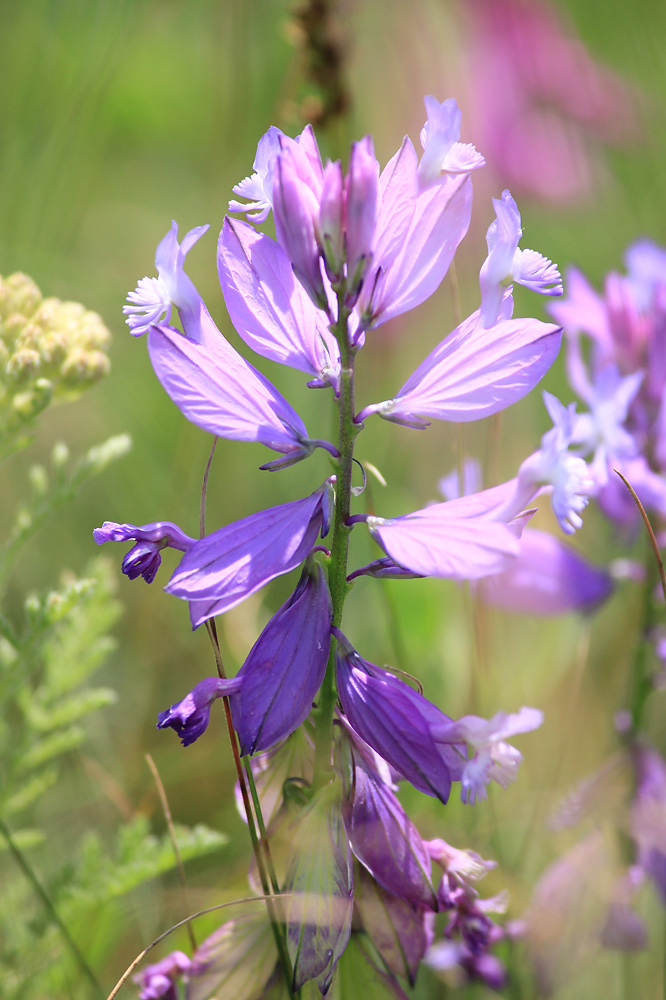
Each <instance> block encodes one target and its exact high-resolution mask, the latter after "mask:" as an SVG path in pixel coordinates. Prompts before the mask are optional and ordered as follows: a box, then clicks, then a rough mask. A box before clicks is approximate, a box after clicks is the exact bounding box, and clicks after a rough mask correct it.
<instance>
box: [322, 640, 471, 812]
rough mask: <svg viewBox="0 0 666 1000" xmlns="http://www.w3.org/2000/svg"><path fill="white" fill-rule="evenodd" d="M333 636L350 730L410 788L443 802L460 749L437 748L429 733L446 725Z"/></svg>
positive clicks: (457, 765) (418, 699)
mask: <svg viewBox="0 0 666 1000" xmlns="http://www.w3.org/2000/svg"><path fill="white" fill-rule="evenodd" d="M333 634H334V635H335V637H336V639H337V647H336V650H335V664H336V671H337V679H338V695H339V697H340V702H341V704H342V708H343V711H344V713H345V716H346V718H347V720H348V722H349V724H350V725H351V726H352V728H353V729H354V731H355V732H356V733H358V735H359V736H360V737H361V739H363V740H365V742H366V743H367V744H368V745H369V746H371V747H372V749H373V750H376V751H377V753H378V754H379V755H380V757H383V758H384V760H386V761H388V763H389V764H390V765H391V767H393V768H395V769H396V771H398V772H399V773H400V774H401V775H402V776H403V777H405V778H406V779H407V780H408V781H410V782H411V783H412V784H413V785H414V787H415V788H418V789H420V790H421V791H422V792H425V793H426V794H427V795H435V796H437V798H439V799H441V801H442V802H446V801H447V800H448V797H449V793H450V791H451V782H452V781H456V780H457V779H458V778H459V777H460V774H461V769H462V759H461V756H460V752H459V749H457V748H455V747H450V746H445V745H440V744H438V743H437V742H436V740H435V738H434V736H433V730H434V729H437V728H438V727H441V728H445V727H446V726H447V725H449V724H450V723H451V719H449V717H448V716H446V715H444V713H443V712H440V710H439V709H438V708H436V707H435V706H434V705H432V704H431V703H430V702H429V701H427V699H426V698H424V697H423V695H420V694H418V692H417V691H414V690H413V689H412V688H410V687H409V685H408V684H405V683H404V681H400V680H398V678H397V677H394V676H393V675H392V674H390V673H388V672H387V671H385V670H380V668H379V667H376V666H374V664H372V663H368V662H367V660H362V659H361V657H360V656H359V655H358V653H357V652H356V651H355V650H354V649H353V648H352V646H351V645H350V644H349V642H348V640H347V639H346V638H345V636H344V635H343V634H342V632H340V631H339V630H338V629H335V628H334V629H333Z"/></svg>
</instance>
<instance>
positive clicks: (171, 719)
mask: <svg viewBox="0 0 666 1000" xmlns="http://www.w3.org/2000/svg"><path fill="white" fill-rule="evenodd" d="M240 685H241V681H240V678H239V677H230V678H224V679H223V678H221V677H206V678H205V680H203V681H199V683H198V684H196V685H195V686H194V687H193V688H192V690H191V691H190V693H189V694H186V695H185V697H184V698H183V700H182V701H179V702H176V704H175V705H172V706H171V708H168V709H167V710H166V711H165V712H160V713H159V715H158V717H157V728H158V729H167V728H171V729H173V730H174V731H175V732H176V733H178V738H179V739H180V741H181V743H182V744H183V746H184V747H188V746H189V745H190V743H194V741H195V740H198V739H199V737H200V736H201V735H202V733H204V732H205V731H206V729H207V728H208V721H209V719H210V706H211V705H212V704H213V702H214V701H215V699H216V698H222V697H228V696H229V695H231V694H235V693H236V692H237V691H238V689H239V687H240Z"/></svg>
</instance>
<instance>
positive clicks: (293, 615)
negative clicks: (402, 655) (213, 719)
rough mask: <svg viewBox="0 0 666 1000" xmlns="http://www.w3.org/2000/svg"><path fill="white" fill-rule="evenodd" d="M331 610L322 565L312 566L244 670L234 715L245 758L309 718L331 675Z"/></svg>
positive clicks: (263, 634)
mask: <svg viewBox="0 0 666 1000" xmlns="http://www.w3.org/2000/svg"><path fill="white" fill-rule="evenodd" d="M331 612H332V608H331V599H330V597H329V594H328V588H327V586H326V581H325V580H324V573H323V570H322V568H321V566H319V565H313V566H306V568H305V570H304V571H303V575H302V576H301V579H300V580H299V582H298V586H297V587H296V590H295V591H294V593H293V594H292V595H291V597H290V598H289V600H288V601H287V602H286V604H283V605H282V607H281V608H280V610H279V611H278V612H276V614H275V615H274V616H273V617H272V618H271V620H270V621H269V623H268V625H267V626H266V628H265V629H264V631H263V632H262V633H261V635H260V636H259V638H258V639H257V641H256V642H255V644H254V646H253V647H252V649H251V650H250V653H249V655H248V657H247V659H246V661H245V663H244V664H243V666H242V667H241V669H240V671H239V672H238V678H239V680H241V682H242V684H241V687H240V690H239V691H238V693H237V694H235V695H234V696H233V697H232V699H231V714H232V717H233V721H234V727H235V729H236V732H237V733H238V738H239V740H240V744H241V753H242V754H251V753H255V752H256V751H257V750H267V749H268V748H269V747H272V746H273V745H274V744H275V743H277V742H278V741H279V740H283V739H285V738H286V737H287V736H289V735H290V734H291V733H293V732H294V730H295V729H297V728H298V726H300V724H301V723H302V722H304V721H305V719H306V718H307V716H308V714H309V712H310V709H311V708H312V702H313V699H314V698H315V696H316V694H317V691H318V690H319V688H320V687H321V683H322V681H323V679H324V674H325V672H326V663H327V661H328V651H329V647H330V622H331Z"/></svg>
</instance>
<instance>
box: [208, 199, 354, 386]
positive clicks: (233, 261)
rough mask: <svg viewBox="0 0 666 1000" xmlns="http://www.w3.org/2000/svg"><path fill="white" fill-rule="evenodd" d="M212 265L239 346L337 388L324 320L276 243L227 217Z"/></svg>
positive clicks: (336, 356) (334, 348) (333, 348)
mask: <svg viewBox="0 0 666 1000" xmlns="http://www.w3.org/2000/svg"><path fill="white" fill-rule="evenodd" d="M217 264H218V271H219V276H220V284H221V286H222V292H223V294H224V301H225V304H226V307H227V310H228V312H229V317H230V319H231V322H232V323H233V324H234V326H235V328H236V330H237V331H238V333H239V335H240V336H241V337H242V338H243V340H244V341H245V343H246V344H247V345H248V346H249V347H251V348H252V350H254V351H256V352H257V353H258V354H261V355H262V356H263V357H265V358H270V359H271V361H278V362H280V363H281V364H285V365H290V366H291V367H292V368H298V369H300V370H301V371H305V372H308V373H309V374H311V375H312V376H314V378H315V381H316V383H317V384H323V385H326V384H328V383H330V384H331V385H333V386H334V388H336V389H337V385H338V379H339V373H340V351H339V348H338V344H337V341H336V340H335V337H334V336H333V334H332V333H331V332H330V330H329V320H328V317H327V316H326V313H324V312H322V310H321V309H318V308H317V307H316V306H315V305H314V304H313V302H312V300H311V299H310V297H309V296H308V294H307V293H306V292H305V289H304V288H303V286H302V285H301V283H300V282H299V281H296V279H295V277H294V272H293V270H292V267H291V261H290V260H289V258H288V257H287V254H286V253H285V251H284V250H283V249H282V247H281V246H280V245H279V243H276V242H275V240H272V239H271V238H270V237H269V236H266V235H264V234H263V233H258V232H256V230H255V229H254V228H253V227H252V226H250V225H248V224H247V223H245V222H236V221H235V220H233V219H229V218H228V217H227V218H225V220H224V225H223V226H222V232H221V233H220V240H219V243H218V248H217Z"/></svg>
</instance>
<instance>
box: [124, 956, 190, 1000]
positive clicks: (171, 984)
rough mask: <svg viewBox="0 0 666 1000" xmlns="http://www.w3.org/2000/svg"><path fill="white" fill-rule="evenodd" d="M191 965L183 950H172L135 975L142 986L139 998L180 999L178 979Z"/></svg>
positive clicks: (136, 981) (144, 999)
mask: <svg viewBox="0 0 666 1000" xmlns="http://www.w3.org/2000/svg"><path fill="white" fill-rule="evenodd" d="M189 967H190V959H189V958H188V957H187V955H185V954H184V952H182V951H172V952H171V954H170V955H167V956H166V958H163V959H162V960H161V961H160V962H155V963H154V965H147V966H146V968H145V969H144V970H143V971H142V972H140V973H138V974H137V975H136V976H134V977H133V978H134V982H135V983H137V984H138V985H139V986H140V987H141V992H140V993H139V1000H178V995H179V990H178V980H179V979H181V978H182V976H183V974H184V973H186V972H187V971H188V969H189Z"/></svg>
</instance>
